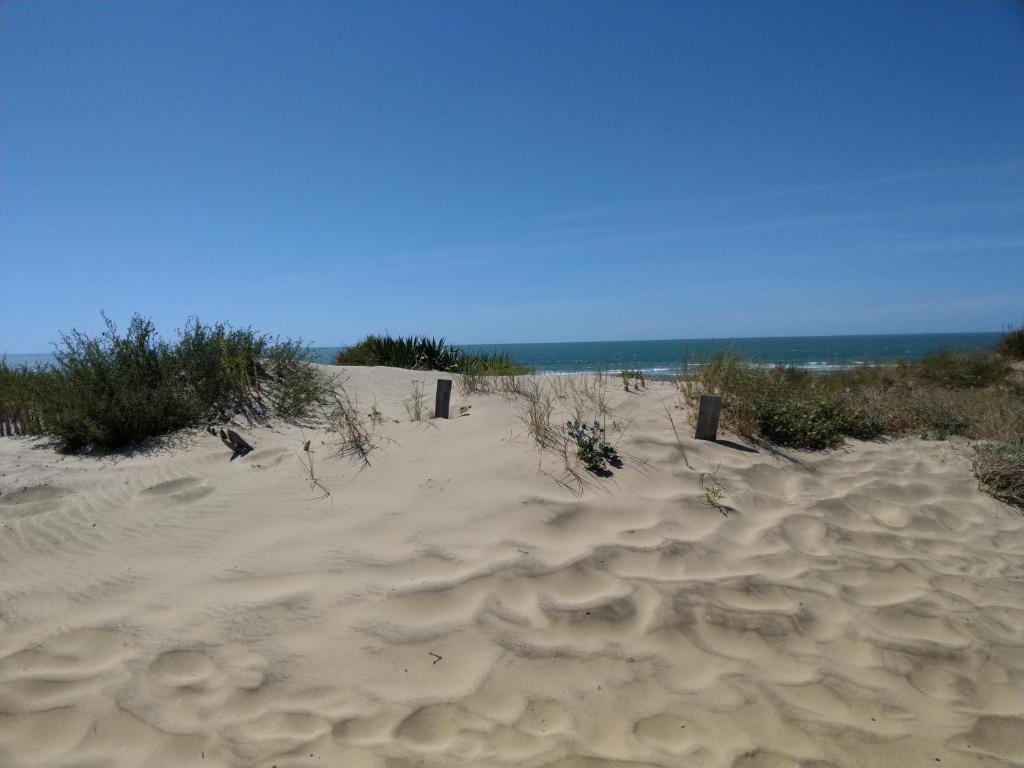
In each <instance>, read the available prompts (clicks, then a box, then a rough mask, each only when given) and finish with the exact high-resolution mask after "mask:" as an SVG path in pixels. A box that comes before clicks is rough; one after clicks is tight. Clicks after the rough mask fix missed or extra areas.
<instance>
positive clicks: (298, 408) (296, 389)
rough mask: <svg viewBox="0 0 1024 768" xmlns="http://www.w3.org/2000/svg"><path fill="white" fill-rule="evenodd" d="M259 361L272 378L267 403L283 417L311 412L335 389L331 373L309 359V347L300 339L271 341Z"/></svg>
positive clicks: (324, 402) (296, 416) (293, 416)
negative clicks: (268, 401)
mask: <svg viewBox="0 0 1024 768" xmlns="http://www.w3.org/2000/svg"><path fill="white" fill-rule="evenodd" d="M262 362H263V365H264V366H265V367H266V371H267V373H268V374H269V376H270V379H271V384H270V387H269V391H270V404H271V405H272V406H273V408H274V411H275V412H276V413H277V414H278V415H279V416H282V417H284V418H286V419H288V418H303V417H306V416H310V415H312V414H313V413H315V412H316V411H318V410H319V409H320V408H321V407H322V406H324V405H326V404H327V403H328V401H329V399H330V396H331V395H332V394H333V392H334V388H333V387H332V385H331V381H330V377H329V376H328V374H327V373H326V372H325V371H324V370H323V369H322V368H320V367H319V366H317V365H316V364H314V363H311V362H310V360H309V350H308V349H307V347H305V346H304V345H303V344H302V342H301V341H292V340H290V339H285V340H284V341H278V342H276V343H274V344H273V345H271V346H270V347H269V348H268V349H267V351H266V355H265V358H264V360H263V361H262Z"/></svg>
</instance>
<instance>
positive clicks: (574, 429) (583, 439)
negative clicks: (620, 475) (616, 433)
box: [565, 421, 619, 473]
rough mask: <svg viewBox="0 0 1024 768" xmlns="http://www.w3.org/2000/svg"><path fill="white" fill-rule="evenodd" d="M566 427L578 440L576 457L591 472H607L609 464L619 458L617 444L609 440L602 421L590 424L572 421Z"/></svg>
mask: <svg viewBox="0 0 1024 768" xmlns="http://www.w3.org/2000/svg"><path fill="white" fill-rule="evenodd" d="M565 429H566V432H568V433H569V437H571V438H572V439H573V440H574V441H575V442H576V458H578V459H579V460H580V461H581V462H583V466H585V467H586V468H587V469H589V470H590V471H591V472H596V473H601V472H607V470H608V464H609V463H614V462H616V461H617V460H618V458H619V457H618V453H617V452H616V451H615V446H613V445H612V444H611V443H609V442H608V440H607V438H606V437H605V432H604V427H602V426H601V423H600V422H598V421H595V422H594V423H593V424H592V425H589V426H588V425H587V424H583V423H581V422H579V421H570V422H568V423H567V424H566V425H565Z"/></svg>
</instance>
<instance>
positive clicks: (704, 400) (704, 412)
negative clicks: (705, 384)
mask: <svg viewBox="0 0 1024 768" xmlns="http://www.w3.org/2000/svg"><path fill="white" fill-rule="evenodd" d="M721 410H722V398H721V397H719V396H718V395H701V396H700V409H699V410H698V411H697V432H696V433H695V434H694V437H695V438H697V439H698V440H715V439H717V437H718V414H719V413H720V412H721Z"/></svg>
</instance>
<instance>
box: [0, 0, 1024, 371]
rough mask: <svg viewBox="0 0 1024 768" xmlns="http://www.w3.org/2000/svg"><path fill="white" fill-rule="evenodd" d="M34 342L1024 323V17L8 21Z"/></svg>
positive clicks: (506, 11)
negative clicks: (99, 334)
mask: <svg viewBox="0 0 1024 768" xmlns="http://www.w3.org/2000/svg"><path fill="white" fill-rule="evenodd" d="M0 281H2V283H3V291H2V296H3V298H2V303H0V349H6V350H8V351H11V352H16V351H37V350H46V349H48V348H49V342H51V341H52V340H54V339H56V338H57V334H58V331H59V330H68V329H70V328H72V327H77V328H80V329H82V330H87V331H96V330H98V329H99V327H100V322H101V321H100V316H99V312H100V310H105V311H106V312H107V313H108V314H109V315H110V316H112V317H113V318H115V319H117V320H119V321H121V322H122V323H124V322H126V321H127V319H128V317H129V316H130V315H131V313H132V312H140V313H143V314H145V315H148V316H150V317H152V318H153V319H154V321H156V323H157V324H158V326H159V327H160V328H161V329H165V330H166V331H168V332H172V331H173V329H175V328H177V327H180V326H181V325H182V323H183V321H184V320H185V318H186V317H188V316H189V315H193V314H194V315H199V316H200V317H201V318H202V319H204V320H207V321H212V320H226V321H230V322H232V323H234V324H236V325H254V326H256V327H258V328H260V329H263V330H267V331H273V332H275V333H281V334H286V335H290V336H302V337H304V338H306V339H307V340H311V341H313V342H315V343H316V344H320V345H336V344H341V343H345V342H349V341H352V340H355V339H357V338H358V337H360V336H362V335H363V334H365V333H366V332H371V331H380V330H383V329H387V330H390V331H392V332H402V333H407V332H421V333H428V334H433V335H446V336H448V337H449V339H452V340H454V341H459V342H465V343H471V342H512V341H559V340H594V339H631V338H677V337H687V338H694V337H708V336H715V337H727V336H763V335H790V334H793V335H798V334H831V333H884V332H930V331H940V332H941V331H958V330H961V331H975V330H999V329H1000V328H1001V327H1003V326H1004V325H1006V324H1008V323H1020V322H1022V321H1024V4H1020V3H1014V2H986V3H975V2H962V3H958V2H910V1H908V2H899V1H898V0H884V1H883V2H866V1H864V0H858V1H857V2H852V1H851V2H845V3H843V2H817V1H811V0H808V1H807V2H776V1H774V0H773V2H763V3H758V2H746V1H744V2H722V1H721V0H715V1H714V2H706V3H696V2H666V3H655V2H625V0H623V1H622V2H615V3H607V2H585V3H584V2H572V3H569V2H550V1H548V2H538V3H531V2H519V1H518V0H517V1H516V2H511V1H510V2H503V3H498V2H486V3H481V2H444V3H431V2H426V0H417V2H408V3H388V2H382V1H381V0H375V1H374V2H369V3H355V2H333V1H328V0H325V1H324V2H304V1H302V0H281V1H279V2H259V1H258V0H238V1H237V2H234V1H233V2H227V1H225V0H203V2H183V1H182V0H175V1H174V2H155V1H153V0H78V1H77V2H67V1H62V0H4V1H3V2H0Z"/></svg>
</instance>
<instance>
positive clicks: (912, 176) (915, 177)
mask: <svg viewBox="0 0 1024 768" xmlns="http://www.w3.org/2000/svg"><path fill="white" fill-rule="evenodd" d="M1005 170H1006V169H1005V168H1004V167H1002V166H990V165H984V166H982V165H979V166H970V167H962V168H942V169H934V170H929V171H911V172H906V173H896V174H892V175H888V176H875V177H871V178H865V179H851V180H847V181H840V182H827V183H820V184H807V185H802V186H796V187H785V188H782V189H774V190H761V191H756V192H749V193H744V194H737V195H724V196H719V197H709V198H704V199H689V200H668V201H661V202H653V203H648V204H646V205H643V206H601V207H595V208H589V209H584V210H577V211H566V212H563V213H558V214H555V215H553V216H552V217H550V220H551V221H579V220H583V219H589V218H594V217H597V216H607V215H611V214H631V213H651V212H664V211H670V210H685V209H688V208H701V207H710V206H716V205H728V204H733V203H747V202H756V201H758V200H775V199H780V198H787V197H798V196H801V195H812V194H817V193H821V192H834V191H840V190H844V189H861V188H870V187H883V186H893V185H899V184H908V183H912V182H917V181H926V180H928V179H938V178H949V177H955V176H968V175H976V174H983V173H993V172H1004V171H1005Z"/></svg>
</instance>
